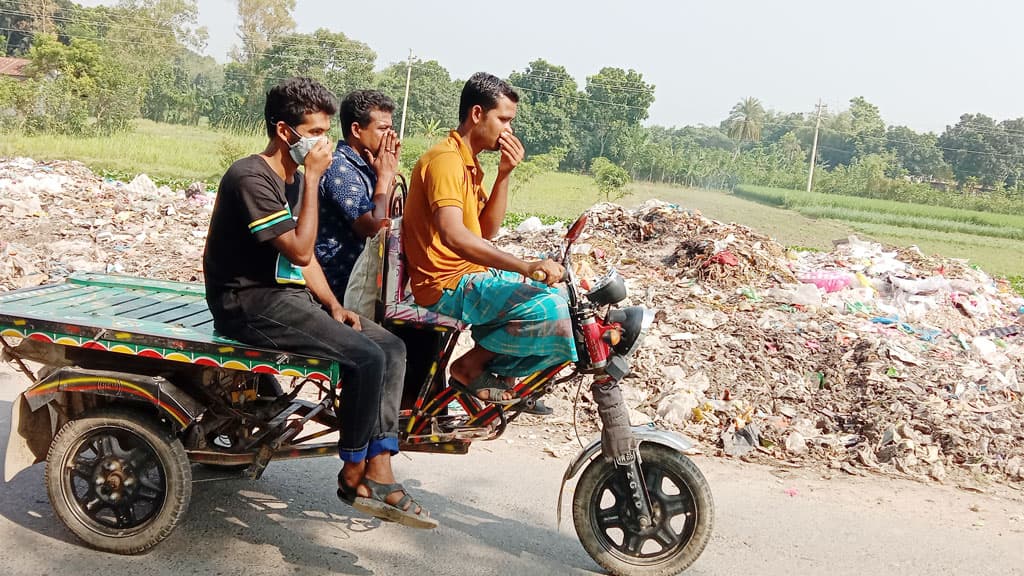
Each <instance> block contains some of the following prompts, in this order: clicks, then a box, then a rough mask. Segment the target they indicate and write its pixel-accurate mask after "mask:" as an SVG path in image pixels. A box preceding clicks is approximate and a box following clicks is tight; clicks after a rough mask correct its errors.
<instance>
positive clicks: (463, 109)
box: [459, 72, 519, 124]
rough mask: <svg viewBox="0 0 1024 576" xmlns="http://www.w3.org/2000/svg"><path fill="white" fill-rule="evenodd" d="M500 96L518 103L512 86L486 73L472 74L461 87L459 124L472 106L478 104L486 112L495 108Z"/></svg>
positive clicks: (516, 94) (517, 95)
mask: <svg viewBox="0 0 1024 576" xmlns="http://www.w3.org/2000/svg"><path fill="white" fill-rule="evenodd" d="M502 96H504V97H506V98H508V99H509V100H511V101H513V102H516V103H518V102H519V94H518V93H516V91H515V90H513V89H512V85H511V84H509V83H508V82H505V81H504V80H502V79H501V78H498V77H497V76H495V75H494V74H488V73H487V72H477V73H476V74H473V75H472V76H470V77H469V80H466V85H465V86H463V87H462V96H461V97H460V98H459V124H461V123H463V122H465V121H466V118H468V117H469V111H470V110H472V109H473V106H476V105H478V104H479V105H480V107H481V108H483V109H484V112H486V111H488V110H490V109H492V108H494V107H496V106H497V105H498V100H500V99H501V97H502Z"/></svg>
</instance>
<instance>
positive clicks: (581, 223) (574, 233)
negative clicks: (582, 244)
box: [565, 214, 587, 244]
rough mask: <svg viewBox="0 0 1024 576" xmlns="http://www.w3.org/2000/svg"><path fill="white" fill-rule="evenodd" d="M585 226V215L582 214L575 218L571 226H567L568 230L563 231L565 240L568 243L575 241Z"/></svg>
mask: <svg viewBox="0 0 1024 576" xmlns="http://www.w3.org/2000/svg"><path fill="white" fill-rule="evenodd" d="M586 227H587V215H586V214H583V215H582V216H580V217H579V218H577V219H576V221H575V222H573V223H572V226H569V231H568V232H566V233H565V240H566V242H568V243H570V244H572V243H573V242H575V241H576V239H577V238H579V237H580V234H582V233H583V229H584V228H586Z"/></svg>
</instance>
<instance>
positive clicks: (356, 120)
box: [316, 90, 401, 301]
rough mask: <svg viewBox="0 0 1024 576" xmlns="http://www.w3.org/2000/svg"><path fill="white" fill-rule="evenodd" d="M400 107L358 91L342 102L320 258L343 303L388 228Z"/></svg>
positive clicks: (323, 195) (325, 189) (323, 188)
mask: <svg viewBox="0 0 1024 576" xmlns="http://www.w3.org/2000/svg"><path fill="white" fill-rule="evenodd" d="M394 110H395V103H394V102H393V101H392V100H391V98H388V97H387V96H386V95H384V94H382V93H381V92H378V91H376V90H356V91H354V92H351V93H349V94H348V95H347V96H345V99H344V100H343V101H342V102H341V111H340V112H339V116H340V119H341V122H340V123H341V132H342V137H343V140H341V141H340V142H338V146H337V149H336V150H335V151H334V158H333V161H332V162H331V167H330V168H329V169H328V170H327V172H326V173H325V174H324V176H323V178H321V179H320V230H319V233H318V234H317V241H316V258H317V260H318V261H319V262H320V267H321V268H323V271H324V274H325V275H326V276H327V282H328V284H330V286H331V290H332V291H333V292H334V294H335V296H337V298H338V300H339V301H343V300H344V297H345V287H346V286H347V285H348V279H349V276H350V275H351V274H352V266H353V265H354V264H355V262H356V258H358V257H359V254H360V252H362V250H363V246H365V244H366V239H367V238H369V237H370V236H373V235H374V234H376V232H377V231H378V230H380V228H381V226H384V225H386V224H387V197H388V193H389V192H390V191H391V186H392V183H393V182H394V179H395V173H396V172H397V170H398V154H399V152H400V150H401V143H400V142H399V141H398V135H397V134H395V131H394V130H393V129H392V113H393V112H394Z"/></svg>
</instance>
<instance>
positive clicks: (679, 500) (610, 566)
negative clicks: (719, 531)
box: [572, 443, 714, 576]
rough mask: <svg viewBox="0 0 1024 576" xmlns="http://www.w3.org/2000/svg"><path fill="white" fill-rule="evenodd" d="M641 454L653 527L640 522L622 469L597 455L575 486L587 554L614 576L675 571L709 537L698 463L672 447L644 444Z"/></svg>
mask: <svg viewBox="0 0 1024 576" xmlns="http://www.w3.org/2000/svg"><path fill="white" fill-rule="evenodd" d="M640 456H641V461H642V462H641V466H640V468H641V470H642V472H643V478H644V484H645V485H646V487H647V493H648V494H649V495H650V500H651V509H652V510H651V512H652V514H653V518H652V520H653V522H652V525H651V526H648V527H643V526H641V525H640V523H639V521H638V517H637V513H636V508H634V507H633V505H632V496H631V494H632V492H631V490H630V488H629V486H628V484H627V480H626V475H625V473H624V472H623V471H622V469H621V468H617V467H616V466H615V465H614V464H612V463H610V462H608V461H607V460H606V459H604V458H602V457H598V458H597V459H595V460H594V461H593V462H591V463H590V465H588V466H587V469H586V470H584V471H583V475H582V476H581V477H580V481H579V484H578V485H577V486H576V494H575V495H574V497H573V506H572V515H573V523H574V524H575V527H576V534H577V535H578V536H579V539H580V543H582V544H583V548H584V549H586V551H587V553H588V554H590V556H591V558H593V559H594V560H595V561H596V562H597V563H598V564H600V565H601V566H602V567H604V568H605V569H607V570H608V571H609V572H611V573H612V574H618V575H644V576H669V575H674V574H679V573H680V572H682V571H683V570H686V569H687V568H688V567H689V566H690V565H691V564H693V562H694V561H696V560H697V558H698V557H699V556H700V554H701V552H703V551H704V547H705V546H707V543H708V539H709V538H710V537H711V527H712V524H713V522H714V501H713V500H712V498H711V489H710V488H709V487H708V483H707V480H706V479H705V478H704V475H703V474H701V472H700V470H699V469H698V468H697V466H696V465H694V464H693V462H692V461H691V460H690V459H689V458H687V457H686V456H685V455H683V454H681V453H679V452H677V451H676V450H673V449H671V448H668V447H666V446H661V445H659V444H651V443H644V444H642V445H641V447H640Z"/></svg>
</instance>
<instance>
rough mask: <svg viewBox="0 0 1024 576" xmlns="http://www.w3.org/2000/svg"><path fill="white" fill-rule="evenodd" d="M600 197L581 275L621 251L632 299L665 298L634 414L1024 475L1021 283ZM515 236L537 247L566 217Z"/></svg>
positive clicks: (819, 451) (937, 469)
mask: <svg viewBox="0 0 1024 576" xmlns="http://www.w3.org/2000/svg"><path fill="white" fill-rule="evenodd" d="M588 214H589V218H590V220H589V226H588V229H587V230H588V234H589V235H588V234H585V235H584V236H583V237H582V238H581V239H580V241H579V243H578V245H577V250H576V252H579V253H580V256H583V257H582V258H579V257H578V258H577V260H579V261H580V262H582V264H579V263H577V266H578V268H580V269H581V271H582V277H584V278H586V277H587V275H589V274H600V273H603V272H604V271H606V270H608V269H609V268H615V269H617V270H618V271H619V272H620V273H621V274H622V275H623V276H624V277H625V278H626V279H627V285H628V287H629V292H630V300H629V301H628V302H625V303H623V304H624V305H626V304H643V305H646V306H648V307H651V308H654V309H656V310H657V317H656V318H657V321H656V322H655V324H654V326H653V327H652V329H651V331H650V332H649V334H648V335H647V336H646V338H645V340H644V343H643V344H644V345H643V347H641V348H640V350H639V352H638V353H637V356H636V357H635V358H634V359H633V361H632V365H633V368H634V370H635V373H634V377H632V378H628V379H627V380H625V381H624V386H623V387H624V388H625V389H626V396H627V398H628V399H629V401H630V402H631V405H632V407H633V408H634V411H633V418H632V419H633V423H634V424H638V423H643V422H644V421H652V420H653V421H654V422H655V423H656V424H657V425H659V426H663V427H667V428H673V429H676V430H679V431H681V432H683V433H685V434H687V435H689V436H691V437H694V438H697V439H699V440H700V441H701V442H702V444H703V446H704V448H705V452H708V453H717V454H724V455H728V456H733V457H741V458H744V459H751V458H764V459H767V460H770V461H774V462H780V461H783V462H791V463H794V464H797V465H799V464H803V463H809V462H816V463H822V464H826V465H828V466H830V467H831V468H834V469H837V470H843V471H846V472H848V473H850V474H863V473H865V472H866V471H868V470H872V471H878V472H883V473H888V474H892V475H897V476H904V477H911V478H915V479H920V480H928V479H931V480H936V481H946V482H955V483H959V484H961V485H966V486H976V485H981V484H984V483H985V482H988V481H992V480H996V481H1000V482H1004V483H1010V484H1017V483H1022V482H1024V399H1022V392H1024V388H1022V384H1021V382H1020V380H1019V377H1020V374H1021V372H1022V369H1024V320H1022V315H1024V299H1022V298H1020V297H1019V296H1018V295H1016V294H1014V293H1013V292H1012V291H1011V290H1010V287H1009V286H1008V284H1007V283H1005V282H1003V281H1000V280H996V279H993V278H992V277H990V276H988V275H987V274H985V273H984V272H983V271H981V270H978V269H976V268H974V267H971V266H969V265H967V263H965V262H963V261H960V260H950V259H943V258H940V257H930V256H926V255H924V254H922V253H921V252H920V251H919V250H917V249H915V248H909V249H902V250H896V249H888V248H886V247H883V246H881V245H879V244H876V243H871V242H865V241H862V240H860V239H858V238H856V237H850V238H848V239H845V240H842V241H839V242H836V243H835V247H834V249H833V250H832V251H831V252H828V253H825V252H811V251H800V252H794V251H787V250H786V249H785V248H784V247H783V246H781V245H779V244H778V243H777V242H774V241H772V240H771V239H769V238H767V237H765V236H763V235H760V234H758V233H756V232H754V231H753V230H750V229H749V228H746V227H743V226H739V225H735V224H724V223H721V222H716V221H714V220H710V219H708V218H705V217H703V216H702V215H701V214H699V213H696V212H690V211H686V210H682V209H680V208H678V207H676V206H674V205H670V204H665V203H662V202H657V201H651V202H648V203H646V204H644V205H643V206H641V207H640V208H638V209H637V210H635V211H627V210H625V209H623V208H622V207H620V206H615V205H611V204H599V205H597V206H595V207H594V208H593V209H591V210H590V211H589V213H588ZM501 242H502V244H503V245H505V246H506V247H520V246H521V247H522V248H521V250H522V251H523V252H525V253H530V252H538V251H543V250H545V249H550V246H552V245H554V244H556V243H557V242H558V233H557V232H555V231H551V232H548V233H546V234H532V235H531V234H522V233H517V232H513V233H510V234H509V235H508V236H507V237H505V238H503V239H502V240H501ZM513 249H517V248H513Z"/></svg>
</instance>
